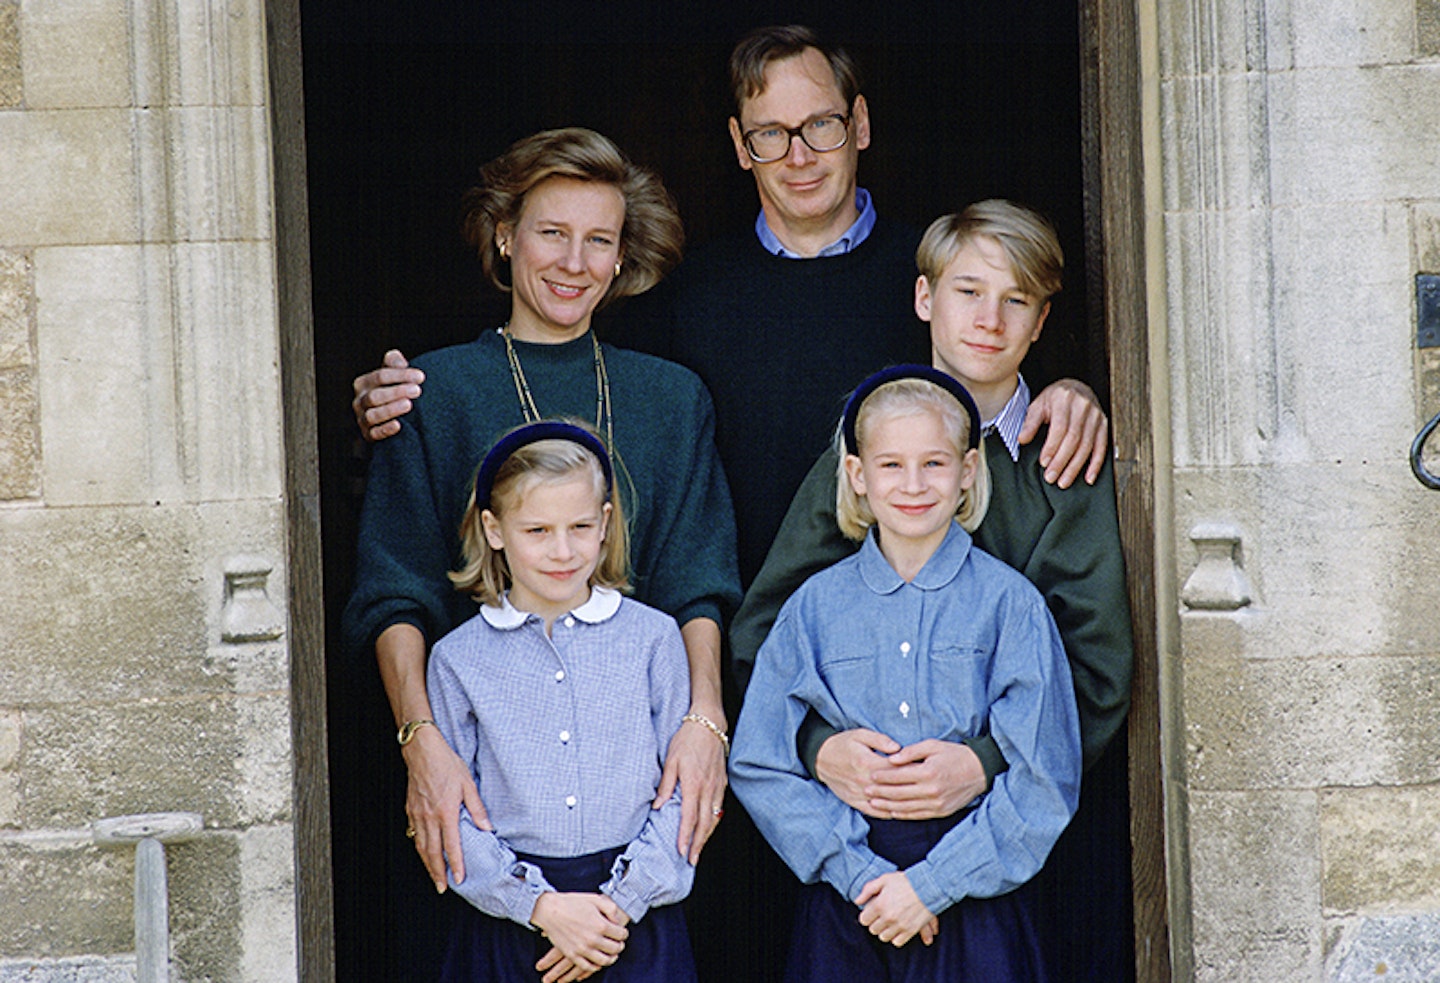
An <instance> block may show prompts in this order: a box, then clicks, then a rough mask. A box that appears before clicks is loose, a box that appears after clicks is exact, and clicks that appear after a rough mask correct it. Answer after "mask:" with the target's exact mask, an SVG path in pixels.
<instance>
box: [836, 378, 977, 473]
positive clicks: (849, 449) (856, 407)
mask: <svg viewBox="0 0 1440 983" xmlns="http://www.w3.org/2000/svg"><path fill="white" fill-rule="evenodd" d="M896 379H924V380H925V381H926V382H933V383H935V385H937V386H939V387H940V388H941V389H944V390H945V391H946V392H948V393H949V394H950V395H952V396H954V397H955V399H956V400H957V401H958V402H959V403H960V405H961V406H963V407H965V412H966V413H968V414H969V416H970V441H969V443H970V449H971V450H974V449H975V448H977V447H979V446H980V411H979V410H978V409H976V408H975V400H974V399H972V398H971V396H970V393H969V391H968V390H967V389H966V388H965V387H964V386H962V385H960V383H959V382H957V381H956V380H955V379H954V378H953V377H951V376H948V375H946V374H945V373H944V372H941V371H940V370H939V369H933V368H931V367H930V366H928V365H892V366H890V367H889V368H888V369H881V370H880V371H879V372H876V373H875V374H874V375H872V376H871V377H870V378H868V379H866V380H865V381H864V382H862V383H860V385H858V386H856V387H855V391H854V392H853V393H851V394H850V399H849V401H848V402H846V404H845V418H844V420H843V422H842V423H841V425H840V427H841V432H842V433H843V434H844V435H845V451H846V453H849V454H857V453H859V452H858V451H857V450H856V449H855V418H856V417H857V416H859V415H860V407H861V405H862V404H863V403H864V402H865V400H866V399H868V398H869V396H870V394H871V393H873V392H874V391H875V390H877V389H879V388H880V387H881V386H883V385H885V383H887V382H894V381H895V380H896Z"/></svg>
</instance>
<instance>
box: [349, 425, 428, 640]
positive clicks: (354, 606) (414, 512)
mask: <svg viewBox="0 0 1440 983" xmlns="http://www.w3.org/2000/svg"><path fill="white" fill-rule="evenodd" d="M425 433H426V430H425V409H424V404H423V403H421V402H417V403H416V405H415V408H414V409H413V410H411V412H410V415H409V416H408V417H407V418H406V422H405V426H404V427H402V428H401V430H400V432H399V433H398V434H396V435H395V436H393V437H390V438H389V439H387V440H384V441H381V442H380V443H379V444H377V445H376V446H375V447H374V449H373V455H372V457H371V460H370V471H369V477H368V479H367V481H366V487H365V503H364V506H363V507H362V509H361V513H360V530H359V538H358V543H357V548H356V557H355V587H354V591H353V592H352V594H351V596H350V601H349V603H348V604H347V605H346V609H345V615H344V624H345V630H344V634H345V638H346V641H347V643H348V645H349V646H351V647H352V648H353V649H354V650H355V651H359V652H364V653H370V652H373V649H374V645H375V639H376V638H377V637H379V635H380V633H381V632H383V631H384V630H385V629H386V628H388V627H390V626H391V625H394V624H400V623H405V624H411V625H414V626H415V627H416V628H418V629H419V630H420V631H421V633H422V634H423V635H424V636H425V638H426V639H427V641H430V642H433V641H435V640H436V639H437V638H439V637H440V636H441V635H443V634H444V633H445V632H446V631H448V630H449V629H450V627H451V624H450V620H451V616H450V614H449V606H450V605H451V604H453V603H454V595H455V589H454V586H453V585H452V584H451V583H450V581H449V579H448V578H446V576H445V572H446V571H447V570H449V569H450V567H451V564H452V563H453V562H454V557H453V556H452V555H451V550H450V546H449V543H450V539H451V537H448V536H447V535H446V532H445V530H444V528H443V524H442V522H441V519H440V505H439V503H438V501H437V500H436V497H435V492H434V491H433V489H435V488H437V487H438V486H439V485H440V480H439V479H438V478H437V476H436V475H435V474H433V468H432V462H431V461H430V459H429V456H428V448H427V445H426V440H425Z"/></svg>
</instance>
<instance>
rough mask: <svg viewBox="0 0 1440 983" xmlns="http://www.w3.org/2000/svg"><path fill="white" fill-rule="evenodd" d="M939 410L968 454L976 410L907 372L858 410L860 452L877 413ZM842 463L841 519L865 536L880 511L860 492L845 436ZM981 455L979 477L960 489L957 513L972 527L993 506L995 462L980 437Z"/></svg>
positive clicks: (853, 534)
mask: <svg viewBox="0 0 1440 983" xmlns="http://www.w3.org/2000/svg"><path fill="white" fill-rule="evenodd" d="M924 412H928V413H934V414H935V415H936V416H938V417H939V418H940V422H941V424H942V425H943V426H944V427H945V434H946V436H947V437H949V438H950V441H951V443H952V444H954V445H955V453H956V454H957V455H958V456H960V457H962V458H963V457H964V456H965V451H966V450H967V449H968V447H969V443H970V415H969V413H967V412H966V411H965V408H964V407H962V406H961V405H960V403H959V402H958V401H957V400H956V399H955V397H954V396H952V395H951V394H950V393H948V392H946V391H945V390H944V389H942V388H940V387H939V386H937V385H936V384H935V383H933V382H930V381H928V380H926V379H915V378H903V379H896V380H894V381H893V382H887V383H885V384H884V385H883V386H880V387H879V388H878V389H876V390H875V391H874V392H873V393H871V394H870V395H869V396H867V397H866V398H865V402H863V403H861V404H860V409H859V412H858V413H856V415H855V445H856V446H855V453H856V455H857V456H863V455H864V454H865V452H866V449H867V448H866V446H865V445H866V441H867V439H868V437H869V434H870V431H871V429H872V427H873V425H874V423H875V421H876V420H877V419H880V418H885V419H889V418H892V417H897V416H910V415H912V414H915V413H924ZM835 443H836V450H837V451H838V452H839V457H840V463H839V465H838V468H837V473H836V484H835V521H836V523H837V524H838V525H839V526H840V531H841V532H842V533H844V534H845V537H846V538H847V539H851V540H855V541H856V542H858V541H860V540H862V539H864V538H865V534H866V533H867V532H868V531H869V529H870V527H871V526H873V525H874V524H875V513H874V512H873V511H872V510H871V509H870V503H869V502H867V501H866V500H865V497H864V496H863V495H857V494H856V493H855V489H854V488H853V487H851V485H850V476H849V474H848V473H847V472H846V470H845V457H846V454H845V445H844V438H843V437H842V436H840V435H839V434H837V435H836V438H835ZM978 452H979V461H978V462H977V466H976V468H975V481H974V483H973V484H971V486H970V488H969V489H968V490H965V491H962V492H961V493H960V502H959V505H958V506H957V507H956V509H955V518H956V520H957V521H958V522H959V523H960V525H961V526H962V527H963V528H964V529H965V531H966V532H974V531H975V530H976V529H978V528H979V527H980V520H982V519H984V518H985V512H986V510H988V509H989V507H990V468H989V467H988V466H987V465H986V463H985V442H984V441H983V440H982V441H980V444H979V447H978Z"/></svg>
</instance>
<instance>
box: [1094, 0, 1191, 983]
mask: <svg viewBox="0 0 1440 983" xmlns="http://www.w3.org/2000/svg"><path fill="white" fill-rule="evenodd" d="M1137 6H1138V3H1137V0H1080V47H1081V53H1080V66H1081V67H1080V74H1081V106H1082V110H1081V128H1082V131H1083V132H1082V135H1081V142H1082V154H1083V159H1084V165H1083V166H1084V186H1085V246H1086V248H1085V254H1086V271H1085V274H1086V293H1087V296H1088V297H1089V300H1090V310H1091V312H1092V314H1091V317H1092V318H1094V319H1095V320H1096V322H1097V323H1096V324H1095V325H1094V328H1095V334H1094V335H1093V336H1092V337H1103V338H1105V340H1106V350H1107V353H1108V355H1109V361H1110V392H1111V394H1112V395H1111V414H1112V417H1113V422H1114V440H1115V488H1116V495H1117V498H1118V500H1119V511H1120V538H1121V542H1122V545H1123V548H1124V551H1125V566H1126V573H1127V578H1128V580H1129V593H1130V612H1131V619H1132V621H1133V626H1134V636H1135V681H1134V687H1133V690H1132V694H1131V702H1130V720H1129V740H1130V748H1129V750H1130V842H1131V876H1132V888H1131V890H1132V894H1133V898H1134V918H1135V969H1136V973H1135V977H1136V979H1137V980H1138V981H1139V983H1169V981H1170V979H1171V977H1172V967H1171V962H1170V959H1171V953H1170V909H1169V885H1168V879H1167V871H1166V866H1165V801H1164V789H1163V778H1162V776H1163V774H1164V772H1163V760H1162V754H1161V723H1162V721H1161V714H1160V705H1161V704H1160V661H1159V649H1158V645H1159V642H1158V637H1157V630H1156V627H1157V625H1158V621H1157V620H1156V617H1157V611H1156V604H1155V587H1156V574H1157V570H1156V560H1157V557H1156V550H1155V487H1156V476H1155V454H1154V444H1153V442H1152V438H1151V434H1152V428H1153V423H1154V421H1153V419H1152V413H1151V402H1150V345H1149V325H1148V319H1147V308H1146V273H1145V175H1144V165H1143V156H1142V114H1141V99H1142V91H1143V90H1142V80H1141V51H1140V33H1139V17H1138V10H1137Z"/></svg>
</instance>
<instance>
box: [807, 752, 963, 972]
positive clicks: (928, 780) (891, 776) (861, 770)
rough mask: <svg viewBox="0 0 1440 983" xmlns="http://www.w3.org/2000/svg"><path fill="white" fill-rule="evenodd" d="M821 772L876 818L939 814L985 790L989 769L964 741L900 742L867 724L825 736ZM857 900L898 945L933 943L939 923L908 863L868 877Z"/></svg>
mask: <svg viewBox="0 0 1440 983" xmlns="http://www.w3.org/2000/svg"><path fill="white" fill-rule="evenodd" d="M815 772H816V777H817V778H819V779H820V781H821V782H823V783H824V784H825V785H826V786H827V787H828V788H829V789H830V790H831V791H832V792H834V793H835V795H836V797H837V798H839V799H840V800H841V801H842V802H844V803H845V804H846V805H848V806H850V807H851V808H852V809H856V810H858V811H859V812H861V813H863V814H865V815H867V816H870V817H872V818H875V819H939V818H941V817H944V816H949V815H953V814H954V813H955V812H957V811H959V810H960V809H963V808H964V807H965V806H967V805H969V804H970V802H972V801H973V800H974V799H975V797H976V796H978V795H980V794H981V793H982V792H984V791H985V770H984V768H982V767H981V765H980V759H979V757H978V756H976V754H975V752H974V751H972V750H970V748H968V747H966V746H965V745H964V744H957V743H954V742H951V741H941V740H934V739H931V740H924V741H920V742H918V743H916V744H911V745H909V746H906V747H902V746H901V745H900V744H899V743H898V742H897V741H895V740H893V739H891V738H889V737H887V736H885V735H884V734H880V733H877V732H876V731H873V730H865V729H863V728H857V729H855V730H847V731H841V732H840V733H838V734H835V735H833V736H832V737H830V738H829V739H828V740H826V741H825V743H824V744H823V745H821V748H820V753H819V754H818V755H817V756H816V758H815ZM855 903H856V904H857V905H859V906H860V908H861V912H860V924H862V925H864V926H865V927H866V928H867V929H868V930H869V931H870V934H872V935H874V936H876V937H877V938H879V939H880V940H881V941H882V942H888V943H890V944H891V945H894V946H896V947H899V946H903V945H904V944H905V943H907V942H909V941H910V940H911V939H912V938H914V937H915V936H916V935H919V936H920V941H921V942H923V943H924V944H925V945H929V944H930V943H931V942H933V941H934V940H935V933H936V932H937V931H938V930H939V922H938V921H937V919H936V918H935V916H934V915H933V914H931V912H930V910H929V909H928V908H926V907H925V905H924V903H923V902H921V901H920V899H919V897H918V896H917V895H916V894H915V890H914V888H913V887H912V886H911V884H910V880H909V878H907V877H906V876H905V874H904V872H903V871H893V872H891V873H888V874H882V875H881V876H879V877H877V878H875V879H873V880H871V881H869V882H868V883H867V884H866V885H865V886H864V888H863V889H861V892H860V894H859V895H858V896H857V897H856V898H855Z"/></svg>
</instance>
